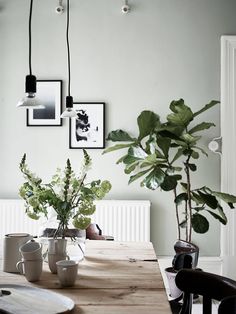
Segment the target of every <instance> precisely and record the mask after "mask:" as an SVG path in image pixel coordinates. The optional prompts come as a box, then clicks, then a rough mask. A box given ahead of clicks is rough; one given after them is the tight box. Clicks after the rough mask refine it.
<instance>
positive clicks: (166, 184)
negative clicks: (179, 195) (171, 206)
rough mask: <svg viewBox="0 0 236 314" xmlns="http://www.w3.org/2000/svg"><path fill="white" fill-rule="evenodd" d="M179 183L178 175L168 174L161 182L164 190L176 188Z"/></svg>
mask: <svg viewBox="0 0 236 314" xmlns="http://www.w3.org/2000/svg"><path fill="white" fill-rule="evenodd" d="M180 178H182V177H181V176H180ZM180 178H179V179H180ZM177 183H178V177H177V176H175V175H174V176H168V175H166V176H165V179H164V181H163V182H162V183H161V188H162V190H164V191H171V190H173V189H174V188H176V186H177Z"/></svg>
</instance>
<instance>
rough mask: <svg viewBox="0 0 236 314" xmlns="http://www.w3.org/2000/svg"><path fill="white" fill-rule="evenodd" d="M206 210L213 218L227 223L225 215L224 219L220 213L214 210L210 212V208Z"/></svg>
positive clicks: (224, 223)
mask: <svg viewBox="0 0 236 314" xmlns="http://www.w3.org/2000/svg"><path fill="white" fill-rule="evenodd" d="M207 212H208V213H209V214H211V215H212V216H213V217H214V218H215V219H217V220H219V221H220V222H221V223H222V224H223V225H226V224H227V218H226V217H225V218H226V219H225V218H223V217H221V216H220V215H218V214H217V213H214V212H212V211H210V210H207Z"/></svg>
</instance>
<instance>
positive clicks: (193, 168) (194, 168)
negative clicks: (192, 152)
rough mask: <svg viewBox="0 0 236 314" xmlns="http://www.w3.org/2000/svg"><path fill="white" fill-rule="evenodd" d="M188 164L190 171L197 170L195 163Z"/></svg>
mask: <svg viewBox="0 0 236 314" xmlns="http://www.w3.org/2000/svg"><path fill="white" fill-rule="evenodd" d="M188 166H189V169H190V170H191V171H196V170H197V166H196V165H195V164H188Z"/></svg>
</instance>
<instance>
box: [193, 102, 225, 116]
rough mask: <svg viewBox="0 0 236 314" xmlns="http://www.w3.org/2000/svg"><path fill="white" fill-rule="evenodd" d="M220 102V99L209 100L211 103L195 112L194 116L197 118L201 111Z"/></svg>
mask: <svg viewBox="0 0 236 314" xmlns="http://www.w3.org/2000/svg"><path fill="white" fill-rule="evenodd" d="M219 103H220V102H219V101H218V100H212V101H211V102H209V104H206V105H205V106H204V107H203V108H202V109H200V110H199V111H197V112H194V114H193V117H194V118H195V117H196V116H198V115H199V114H200V113H202V112H204V111H206V110H208V109H210V108H211V107H213V106H215V105H216V104H219Z"/></svg>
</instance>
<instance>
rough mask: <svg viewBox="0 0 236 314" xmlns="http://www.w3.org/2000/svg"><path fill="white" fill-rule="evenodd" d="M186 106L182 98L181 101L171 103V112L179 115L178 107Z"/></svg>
mask: <svg viewBox="0 0 236 314" xmlns="http://www.w3.org/2000/svg"><path fill="white" fill-rule="evenodd" d="M181 106H184V100H183V99H182V98H180V99H179V100H172V102H171V103H170V110H171V111H173V112H174V113H178V109H177V108H178V107H181Z"/></svg>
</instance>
